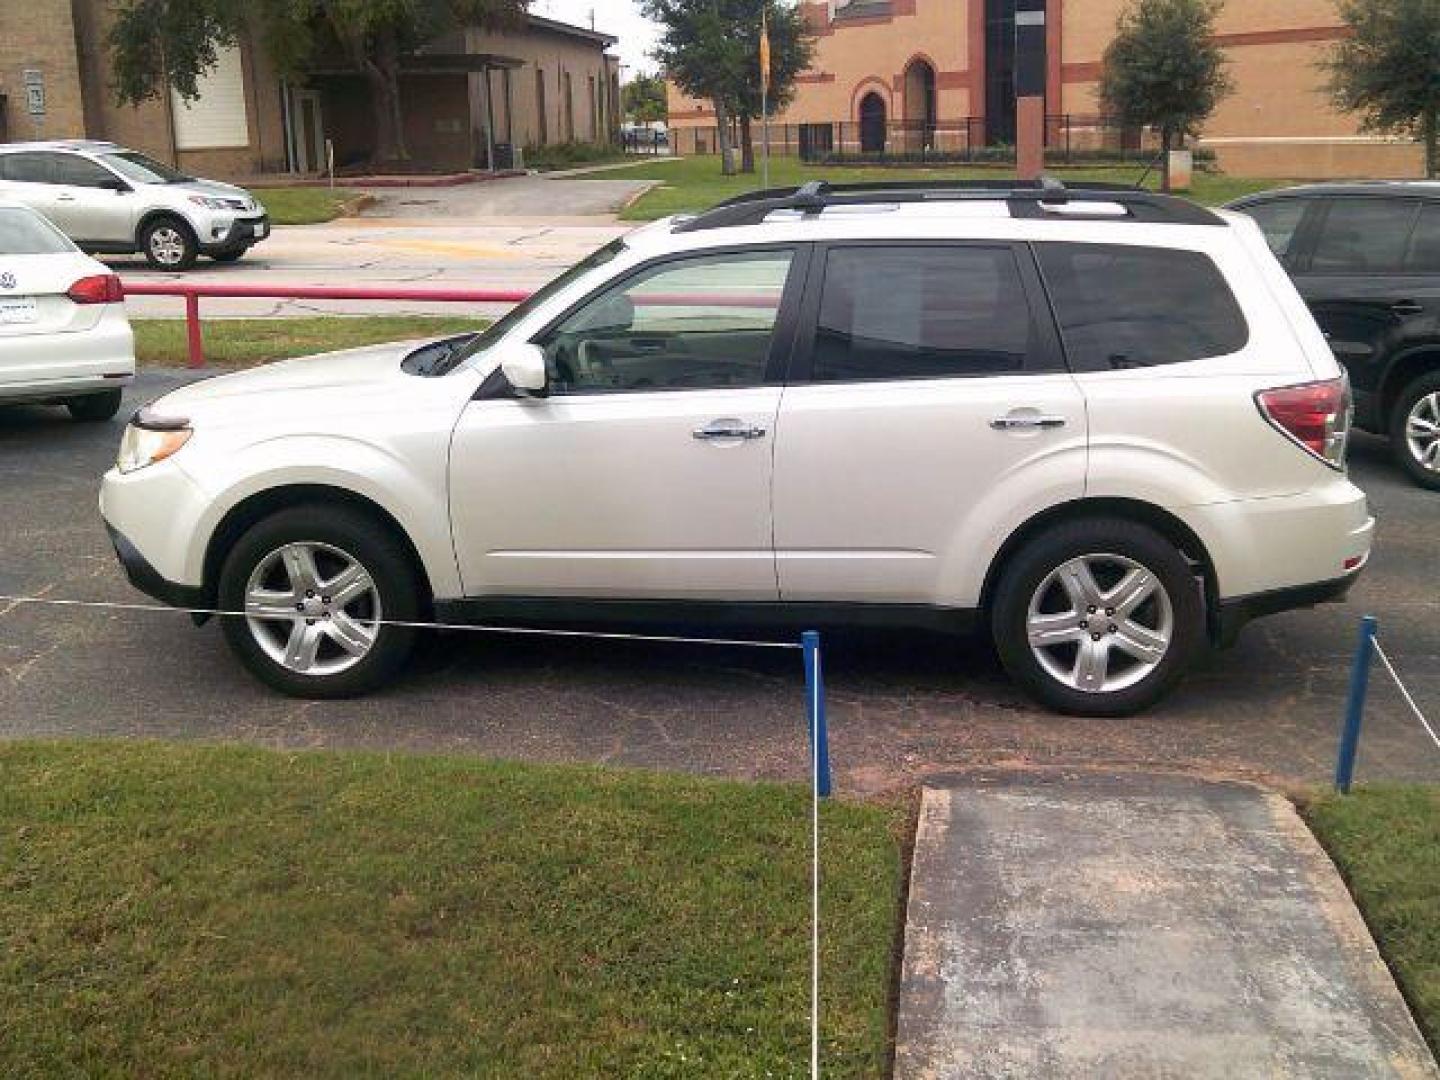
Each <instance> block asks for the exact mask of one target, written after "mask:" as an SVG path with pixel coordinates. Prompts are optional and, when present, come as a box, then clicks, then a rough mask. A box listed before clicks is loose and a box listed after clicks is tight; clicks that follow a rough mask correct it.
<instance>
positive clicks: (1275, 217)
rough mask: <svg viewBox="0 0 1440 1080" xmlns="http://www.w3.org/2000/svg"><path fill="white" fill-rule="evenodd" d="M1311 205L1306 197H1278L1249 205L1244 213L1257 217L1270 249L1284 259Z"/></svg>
mask: <svg viewBox="0 0 1440 1080" xmlns="http://www.w3.org/2000/svg"><path fill="white" fill-rule="evenodd" d="M1309 207H1310V202H1309V201H1308V200H1306V199H1276V200H1275V201H1274V202H1267V203H1257V204H1256V205H1254V206H1247V207H1245V209H1244V210H1243V211H1242V213H1245V214H1248V215H1249V216H1250V217H1252V218H1254V219H1255V221H1256V222H1257V223H1258V224H1259V226H1260V231H1261V232H1263V233H1264V234H1265V242H1266V243H1267V244H1269V245H1270V250H1271V251H1273V252H1274V253H1275V255H1276V257H1277V258H1280V259H1284V258H1286V257H1287V256H1289V255H1290V252H1291V249H1292V248H1293V247H1294V245H1295V234H1296V233H1297V232H1299V231H1300V222H1301V221H1303V220H1304V218H1305V211H1306V210H1307V209H1309Z"/></svg>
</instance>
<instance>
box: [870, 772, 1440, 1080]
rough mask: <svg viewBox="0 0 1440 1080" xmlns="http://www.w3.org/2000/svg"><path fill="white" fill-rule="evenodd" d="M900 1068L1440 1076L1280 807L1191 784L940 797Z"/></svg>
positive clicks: (1022, 784)
mask: <svg viewBox="0 0 1440 1080" xmlns="http://www.w3.org/2000/svg"><path fill="white" fill-rule="evenodd" d="M895 1075H896V1077H897V1078H901V1080H911V1078H932V1077H966V1078H987V1077H1006V1078H1012V1077H1014V1078H1019V1077H1067V1078H1070V1077H1106V1078H1128V1077H1147V1078H1153V1077H1176V1078H1179V1077H1185V1078H1191V1077H1217V1078H1218V1077H1316V1078H1321V1077H1323V1078H1331V1077H1333V1078H1336V1080H1340V1078H1345V1080H1355V1078H1360V1077H1376V1078H1379V1077H1402V1078H1426V1080H1435V1078H1436V1077H1440V1070H1437V1068H1436V1065H1435V1061H1434V1059H1433V1058H1432V1057H1431V1055H1430V1053H1429V1051H1428V1049H1427V1048H1426V1046H1425V1044H1424V1042H1423V1040H1422V1039H1421V1036H1420V1034H1419V1032H1418V1030H1417V1029H1416V1027H1415V1024H1414V1021H1413V1020H1412V1019H1411V1017H1410V1014H1409V1012H1408V1010H1407V1009H1406V1007H1405V1004H1404V1001H1403V1000H1402V998H1401V996H1400V993H1399V990H1398V989H1397V988H1396V986H1395V983H1394V981H1393V979H1392V978H1391V976H1390V973H1389V971H1388V970H1387V969H1386V967H1385V965H1384V963H1383V962H1382V961H1381V959H1380V957H1379V954H1378V953H1377V952H1376V949H1375V945H1374V943H1373V941H1372V940H1371V938H1370V935H1369V933H1368V932H1367V931H1366V928H1365V925H1364V923H1363V922H1362V920H1361V918H1360V915H1359V912H1358V911H1357V910H1356V909H1355V906H1354V904H1353V903H1352V901H1351V899H1350V896H1349V894H1348V893H1347V892H1346V890H1345V886H1344V884H1343V883H1342V881H1341V880H1340V877H1339V875H1338V874H1337V873H1336V871H1335V869H1334V867H1333V866H1332V865H1331V863H1330V861H1329V859H1328V858H1327V857H1326V856H1325V854H1324V852H1323V851H1322V850H1321V849H1320V847H1319V845H1318V844H1317V843H1316V841H1315V839H1314V838H1313V837H1312V836H1311V834H1310V832H1309V830H1308V829H1306V828H1305V826H1304V824H1303V822H1301V820H1300V818H1299V817H1298V815H1297V814H1296V812H1295V810H1294V808H1293V807H1292V806H1291V805H1290V803H1289V802H1287V801H1286V800H1285V799H1283V798H1281V797H1280V796H1278V795H1274V794H1268V793H1265V792H1263V791H1260V790H1258V789H1255V788H1251V787H1246V786H1242V785H1238V784H1221V783H1206V782H1203V781H1198V780H1193V779H1188V778H1178V777H1163V778H1162V777H1123V778H1122V777H1074V776H1071V777H1066V778H1063V779H1055V780H1049V779H1037V778H1034V777H1025V778H1014V777H1004V776H997V777H991V778H983V777H977V778H966V779H962V780H957V781H956V782H955V783H954V784H953V785H949V786H944V787H935V788H927V789H926V791H925V797H924V801H923V804H922V810H921V817H920V827H919V833H918V836H917V838H916V848H915V862H914V870H913V873H912V878H911V891H910V908H909V914H908V924H907V927H906V932H905V961H904V973H903V976H902V984H901V997H900V1017H899V1042H898V1046H897V1051H896V1069H895Z"/></svg>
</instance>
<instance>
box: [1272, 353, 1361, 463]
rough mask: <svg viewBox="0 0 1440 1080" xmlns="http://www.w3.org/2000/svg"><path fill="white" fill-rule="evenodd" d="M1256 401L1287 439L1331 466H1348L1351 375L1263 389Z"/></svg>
mask: <svg viewBox="0 0 1440 1080" xmlns="http://www.w3.org/2000/svg"><path fill="white" fill-rule="evenodd" d="M1255 403H1256V404H1257V405H1259V406H1260V412H1261V414H1262V415H1263V416H1264V417H1265V419H1266V420H1268V421H1270V423H1271V424H1272V425H1273V426H1274V427H1275V428H1276V429H1278V430H1279V431H1280V432H1281V434H1283V435H1285V436H1286V437H1287V438H1288V439H1290V440H1291V441H1293V442H1295V443H1298V444H1299V445H1300V446H1301V447H1303V448H1304V449H1305V450H1308V451H1309V452H1310V453H1312V454H1314V455H1315V456H1316V457H1317V458H1319V459H1320V460H1321V461H1323V462H1325V464H1327V465H1329V466H1331V467H1332V468H1335V469H1343V468H1344V467H1345V451H1346V448H1347V446H1348V444H1349V441H1350V414H1351V402H1350V380H1349V379H1348V378H1346V377H1343V376H1342V377H1341V378H1338V379H1327V380H1325V381H1324V382H1314V383H1305V384H1303V385H1301V386H1282V387H1280V388H1279V389H1276V390H1261V391H1260V392H1259V393H1258V394H1256V395H1255Z"/></svg>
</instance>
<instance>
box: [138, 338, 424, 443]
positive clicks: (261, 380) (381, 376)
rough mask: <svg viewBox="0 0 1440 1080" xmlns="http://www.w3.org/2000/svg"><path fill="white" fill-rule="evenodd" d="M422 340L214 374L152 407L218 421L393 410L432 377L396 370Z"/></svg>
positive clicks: (170, 414) (185, 387)
mask: <svg viewBox="0 0 1440 1080" xmlns="http://www.w3.org/2000/svg"><path fill="white" fill-rule="evenodd" d="M427 340H428V339H427ZM422 344H424V341H423V340H422V341H405V342H392V343H390V344H386V345H369V346H366V347H364V348H360V349H347V350H345V351H344V352H333V353H323V354H321V355H319V356H306V357H301V358H299V359H296V360H282V361H279V362H277V363H274V364H266V365H264V366H263V367H257V368H251V369H249V370H247V371H237V372H234V373H233V374H229V375H219V376H216V377H215V378H213V379H205V380H204V381H202V382H198V383H192V384H190V385H189V386H184V387H181V388H180V389H179V390H175V391H172V392H171V393H169V394H166V395H165V396H164V397H162V398H160V399H159V400H158V401H156V402H155V403H154V409H155V411H156V412H158V413H160V414H162V415H168V416H180V417H187V418H189V419H192V420H198V419H201V418H202V417H203V418H205V419H207V420H210V419H213V420H215V421H219V422H226V421H231V420H234V421H237V422H239V421H246V422H248V419H249V418H250V417H251V416H252V415H253V414H254V413H256V412H257V411H262V412H269V413H271V414H272V415H273V414H289V413H293V414H304V415H307V416H316V415H321V414H331V413H349V414H352V415H353V414H354V413H355V412H357V411H368V410H370V409H372V408H379V409H393V408H395V407H396V405H397V403H399V402H400V401H402V400H403V399H404V398H406V397H407V396H409V395H410V394H412V393H420V392H421V388H422V387H423V385H424V384H426V383H428V382H433V381H435V380H429V379H420V378H416V377H415V376H413V375H407V374H405V373H404V372H403V371H401V370H400V363H401V361H402V360H404V359H405V357H406V356H408V355H409V354H410V353H412V352H414V351H415V349H417V348H418V347H419V346H420V345H422Z"/></svg>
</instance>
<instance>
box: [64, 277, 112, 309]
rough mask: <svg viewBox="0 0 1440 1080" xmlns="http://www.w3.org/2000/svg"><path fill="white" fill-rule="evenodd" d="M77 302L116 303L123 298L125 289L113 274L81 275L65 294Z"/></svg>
mask: <svg viewBox="0 0 1440 1080" xmlns="http://www.w3.org/2000/svg"><path fill="white" fill-rule="evenodd" d="M65 295H66V296H68V297H69V298H70V299H71V300H73V301H75V303H77V304H118V303H120V302H121V301H122V300H124V299H125V290H124V289H123V288H121V286H120V279H119V278H118V277H116V276H115V275H114V274H96V275H95V276H94V277H82V278H81V279H80V280H79V281H77V282H75V284H74V285H71V286H70V291H69V292H67V293H66V294H65Z"/></svg>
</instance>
